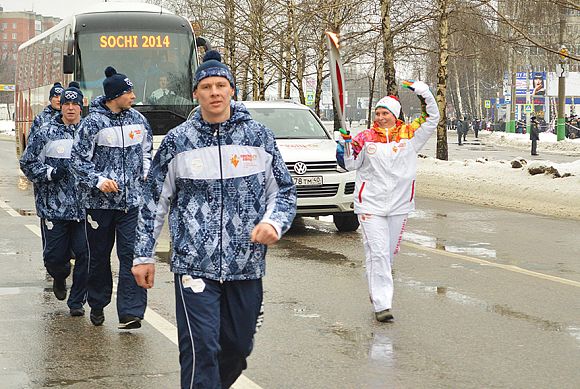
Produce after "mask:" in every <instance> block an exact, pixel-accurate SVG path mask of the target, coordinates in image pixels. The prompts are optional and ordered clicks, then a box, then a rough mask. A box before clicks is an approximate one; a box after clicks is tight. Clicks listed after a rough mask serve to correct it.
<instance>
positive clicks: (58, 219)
mask: <svg viewBox="0 0 580 389" xmlns="http://www.w3.org/2000/svg"><path fill="white" fill-rule="evenodd" d="M82 106H83V94H82V92H81V91H80V90H79V84H78V83H76V82H71V83H70V84H69V86H68V88H67V89H66V90H64V91H63V92H62V93H61V94H60V105H59V108H61V111H60V112H59V113H58V114H57V115H56V116H54V117H53V118H52V119H51V120H50V122H48V123H45V124H44V125H42V126H41V127H40V128H38V129H37V130H36V131H35V132H34V134H33V135H32V137H31V138H30V139H29V142H28V147H26V150H25V151H24V153H23V155H22V158H21V159H20V168H21V169H22V171H23V172H24V174H25V175H26V177H27V178H28V179H29V180H30V181H32V183H33V185H34V197H35V202H36V213H37V215H38V216H39V217H40V231H41V233H42V240H43V248H42V254H43V260H44V266H45V267H46V270H47V271H48V273H49V274H50V275H51V276H52V278H53V284H52V290H53V292H54V295H55V296H56V298H57V299H59V300H64V299H65V298H66V294H67V288H66V279H67V277H68V276H69V275H70V272H71V263H70V262H71V261H70V258H71V257H70V253H71V250H72V252H73V253H74V254H75V258H76V259H75V265H74V272H73V283H72V287H71V291H70V295H69V298H68V301H67V304H68V307H69V309H70V314H71V316H83V315H84V313H85V310H84V308H83V305H84V304H85V302H86V283H87V272H88V269H87V266H88V255H89V252H88V245H87V240H86V232H85V223H84V217H85V215H84V208H83V207H82V203H81V200H80V196H79V195H80V194H79V191H78V189H77V182H76V179H75V176H74V174H73V172H72V169H71V164H72V162H71V150H72V146H73V140H74V136H75V132H76V131H77V129H78V127H79V124H80V122H81V110H82Z"/></svg>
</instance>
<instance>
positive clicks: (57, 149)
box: [20, 115, 84, 220]
mask: <svg viewBox="0 0 580 389" xmlns="http://www.w3.org/2000/svg"><path fill="white" fill-rule="evenodd" d="M77 128H78V125H74V124H71V125H66V124H64V123H63V122H62V117H61V115H56V116H55V117H53V118H52V120H50V122H48V123H45V124H44V125H42V126H41V127H40V128H39V129H37V130H36V131H35V132H34V134H33V135H32V137H31V138H29V140H28V146H27V147H26V150H25V151H24V153H23V154H22V157H21V158H20V168H21V169H22V172H24V174H25V175H26V177H27V178H28V179H29V180H30V181H32V183H33V185H34V197H35V202H36V213H37V215H38V216H39V217H41V218H43V219H48V220H81V219H84V208H83V207H82V204H81V202H80V198H79V193H78V190H77V183H76V180H75V176H74V174H73V170H72V166H71V149H72V146H73V140H74V136H75V131H76V130H77ZM54 169H59V170H60V169H63V170H64V171H66V173H67V174H66V175H65V176H64V177H63V178H61V179H60V180H58V181H54V180H52V179H51V173H52V171H53V170H54Z"/></svg>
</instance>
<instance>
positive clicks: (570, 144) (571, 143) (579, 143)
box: [481, 131, 580, 157]
mask: <svg viewBox="0 0 580 389" xmlns="http://www.w3.org/2000/svg"><path fill="white" fill-rule="evenodd" d="M481 132H482V135H484V137H483V138H482V141H483V143H485V144H488V145H489V144H493V145H497V146H504V147H510V148H514V149H519V150H528V151H529V150H530V148H531V143H532V141H531V140H530V135H529V134H512V133H505V132H489V131H481ZM542 151H546V152H550V153H565V154H576V153H577V154H578V156H579V157H580V139H563V140H561V141H559V142H558V141H557V139H556V134H552V133H548V132H541V133H540V140H539V141H538V153H541V152H542Z"/></svg>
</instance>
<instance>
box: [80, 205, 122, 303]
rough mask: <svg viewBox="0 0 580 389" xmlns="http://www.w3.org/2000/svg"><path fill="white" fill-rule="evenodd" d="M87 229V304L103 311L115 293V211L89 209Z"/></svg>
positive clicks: (86, 222)
mask: <svg viewBox="0 0 580 389" xmlns="http://www.w3.org/2000/svg"><path fill="white" fill-rule="evenodd" d="M85 228H86V232H87V242H88V249H89V265H88V269H89V274H88V279H87V302H88V303H89V306H90V307H91V308H92V309H97V310H101V309H103V308H105V307H106V306H107V305H109V303H110V302H111V295H112V293H113V275H112V273H111V251H112V250H113V245H114V243H115V225H114V211H111V210H108V209H87V219H86V220H85Z"/></svg>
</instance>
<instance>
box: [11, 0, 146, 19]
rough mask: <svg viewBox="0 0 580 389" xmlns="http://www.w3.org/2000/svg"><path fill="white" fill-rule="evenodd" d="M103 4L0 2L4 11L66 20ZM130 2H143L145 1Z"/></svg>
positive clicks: (86, 0)
mask: <svg viewBox="0 0 580 389" xmlns="http://www.w3.org/2000/svg"><path fill="white" fill-rule="evenodd" d="M116 1H121V0H116ZM103 2H104V0H0V6H1V7H3V8H4V11H34V12H36V13H37V14H41V15H43V16H56V17H59V18H64V17H65V16H68V15H70V14H73V13H76V12H79V11H82V10H83V9H84V8H85V7H86V6H88V5H93V4H97V3H103ZM125 2H128V1H125ZM130 2H143V0H132V1H130Z"/></svg>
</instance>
